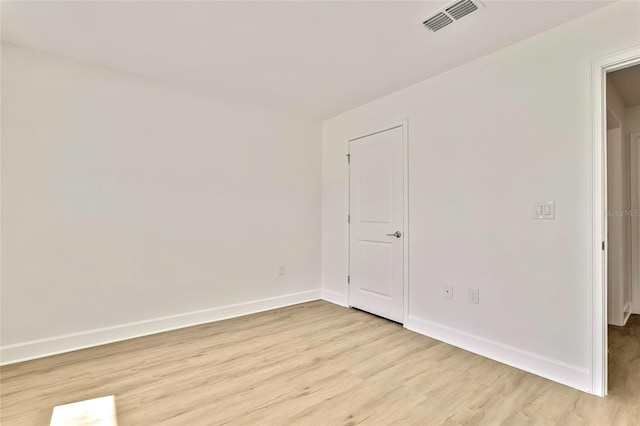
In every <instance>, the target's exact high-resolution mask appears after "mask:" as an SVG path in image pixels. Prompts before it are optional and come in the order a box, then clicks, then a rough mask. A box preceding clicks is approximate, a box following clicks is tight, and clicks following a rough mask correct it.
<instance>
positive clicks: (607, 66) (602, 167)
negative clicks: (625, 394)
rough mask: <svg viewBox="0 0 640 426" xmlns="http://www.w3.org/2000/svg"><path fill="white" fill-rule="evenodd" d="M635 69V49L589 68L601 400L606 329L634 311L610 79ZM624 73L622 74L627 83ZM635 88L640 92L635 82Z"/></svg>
mask: <svg viewBox="0 0 640 426" xmlns="http://www.w3.org/2000/svg"><path fill="white" fill-rule="evenodd" d="M636 65H640V48H633V49H629V50H627V51H623V52H620V53H617V54H614V55H610V56H607V57H604V58H600V59H597V60H594V61H593V62H592V88H593V90H592V95H593V96H592V107H593V108H592V112H593V132H594V133H593V145H592V146H593V151H592V152H593V157H592V158H593V163H592V187H593V198H592V200H593V222H592V223H593V232H592V236H593V240H592V250H593V251H592V280H591V283H592V286H591V288H592V303H591V351H592V352H591V379H592V387H591V392H592V393H594V394H596V395H600V396H605V395H606V394H607V391H608V373H609V371H608V369H609V364H608V362H609V357H608V355H609V354H608V350H609V345H608V338H609V333H608V327H609V323H610V321H617V322H619V323H626V321H627V320H628V319H629V317H630V316H631V315H632V314H633V310H634V307H635V302H634V301H633V300H632V296H633V294H634V293H635V292H634V291H632V290H633V286H632V284H631V280H632V267H631V263H632V259H633V256H634V254H633V253H632V252H631V248H632V247H633V246H634V243H633V241H632V238H631V237H632V235H631V217H632V215H633V212H632V211H631V186H632V182H631V176H632V172H631V170H632V164H631V155H630V150H631V145H630V142H629V140H630V139H629V134H628V126H627V125H626V109H627V105H626V102H622V101H620V99H618V100H617V101H616V100H615V99H613V97H612V94H613V91H614V89H612V87H613V86H611V84H612V83H611V81H612V79H613V78H615V77H614V74H613V73H614V72H617V71H624V70H625V69H632V68H633V67H634V66H636ZM637 70H638V69H637V68H636V69H635V70H634V71H637ZM629 72H630V71H627V72H626V73H625V74H626V75H627V77H628V76H629V74H628V73H629ZM638 76H640V75H638ZM632 78H633V77H632ZM631 86H633V83H632V84H631ZM635 86H636V87H640V85H638V84H637V82H636V84H635ZM639 96H640V95H639ZM618 97H619V93H618ZM639 104H640V102H639ZM620 105H622V107H621V106H620ZM634 322H635V320H634Z"/></svg>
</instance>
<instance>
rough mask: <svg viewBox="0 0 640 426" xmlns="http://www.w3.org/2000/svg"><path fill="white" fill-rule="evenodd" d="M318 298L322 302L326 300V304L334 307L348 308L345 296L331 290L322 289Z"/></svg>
mask: <svg viewBox="0 0 640 426" xmlns="http://www.w3.org/2000/svg"><path fill="white" fill-rule="evenodd" d="M320 298H321V299H322V300H326V301H327V302H331V303H335V304H336V305H340V306H344V307H347V308H348V307H349V301H348V300H347V295H346V294H342V293H338V292H335V291H331V290H326V289H324V288H323V289H322V290H320Z"/></svg>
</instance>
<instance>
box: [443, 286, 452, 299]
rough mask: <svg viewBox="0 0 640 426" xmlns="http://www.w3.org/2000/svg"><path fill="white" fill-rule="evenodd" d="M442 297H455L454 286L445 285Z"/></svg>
mask: <svg viewBox="0 0 640 426" xmlns="http://www.w3.org/2000/svg"><path fill="white" fill-rule="evenodd" d="M442 297H444V298H445V299H453V286H452V285H445V286H443V287H442Z"/></svg>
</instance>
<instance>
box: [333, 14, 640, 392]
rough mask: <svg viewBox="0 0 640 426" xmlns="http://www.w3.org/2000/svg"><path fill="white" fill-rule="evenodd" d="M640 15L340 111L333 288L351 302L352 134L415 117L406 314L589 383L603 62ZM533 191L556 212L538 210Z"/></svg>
mask: <svg viewBox="0 0 640 426" xmlns="http://www.w3.org/2000/svg"><path fill="white" fill-rule="evenodd" d="M638 13H640V4H638V3H635V2H619V3H615V4H613V5H611V6H607V7H605V8H603V9H600V10H598V11H596V12H593V13H591V14H589V15H586V16H584V17H582V18H580V19H577V20H575V21H572V22H569V23H567V24H565V25H563V26H561V27H558V28H555V29H553V30H550V31H548V32H545V33H543V34H540V35H538V36H535V37H532V38H530V39H527V40H525V41H523V42H520V43H518V44H516V45H513V46H511V47H508V48H505V49H503V50H500V51H498V52H496V53H493V54H491V55H488V56H485V57H483V58H480V59H478V60H476V61H473V62H471V63H468V64H465V65H463V66H460V67H458V68H456V69H453V70H451V71H448V72H446V73H443V74H440V75H438V76H436V77H433V78H431V79H428V80H426V81H423V82H421V83H419V84H416V85H413V86H411V87H408V88H406V89H403V90H401V91H398V92H395V93H393V94H391V95H388V96H386V97H384V98H381V99H378V100H376V101H374V102H372V103H369V104H366V105H363V106H361V107H359V108H357V109H354V110H352V111H349V112H347V113H345V114H342V115H340V116H337V117H334V118H332V119H330V120H327V121H326V122H325V123H324V126H323V152H322V161H323V163H322V185H323V187H322V197H323V199H322V244H323V246H322V287H323V294H325V293H326V294H331V295H332V297H333V298H334V299H335V300H340V301H343V302H345V301H346V292H347V287H346V276H347V271H348V261H347V259H348V256H347V254H348V251H347V249H348V246H347V232H348V228H347V223H346V220H345V217H346V214H347V206H348V204H347V196H348V185H347V177H348V174H347V164H346V162H345V159H344V155H345V154H346V153H347V142H346V141H347V139H348V138H349V137H353V136H354V135H356V134H358V133H360V132H365V131H366V130H368V129H373V128H379V127H381V126H384V125H385V124H386V123H393V122H397V121H400V120H402V119H404V118H407V119H408V123H409V125H408V131H409V133H408V143H409V197H410V198H409V234H408V238H409V295H410V300H409V318H408V319H406V321H405V325H406V326H408V327H410V328H412V329H414V330H418V331H420V332H423V333H425V334H430V335H432V336H436V337H438V338H440V339H442V340H445V341H449V342H452V343H454V344H457V345H459V346H463V347H466V348H468V349H470V350H472V351H475V352H478V353H481V354H484V355H487V356H491V357H493V358H495V359H498V360H501V361H503V362H507V363H510V364H512V365H516V366H518V367H520V368H523V369H527V370H529V371H532V372H535V373H537V374H540V375H543V376H545V377H549V378H552V379H554V380H558V381H561V382H563V383H567V384H569V385H571V386H574V387H577V388H579V389H584V390H588V389H589V388H590V383H591V382H590V371H589V368H590V291H591V290H590V251H591V222H590V213H591V201H590V197H591V187H590V160H591V117H590V113H591V111H590V84H591V83H590V72H591V71H590V66H591V60H593V59H595V58H597V57H599V56H602V55H605V54H610V53H612V52H615V51H618V50H621V49H625V48H629V47H631V46H633V45H636V44H638V43H639V42H640V29H639V28H638V26H637V16H638ZM535 201H555V202H556V219H555V220H553V221H545V220H532V218H531V217H532V206H533V203H534V202H535ZM443 284H451V285H453V286H454V297H455V299H454V301H453V303H451V302H450V301H446V303H445V301H444V300H443V297H442V294H441V293H442V291H441V289H442V285H443ZM468 287H478V288H480V304H479V305H472V304H469V303H467V301H466V293H467V288H468ZM458 295H460V296H458Z"/></svg>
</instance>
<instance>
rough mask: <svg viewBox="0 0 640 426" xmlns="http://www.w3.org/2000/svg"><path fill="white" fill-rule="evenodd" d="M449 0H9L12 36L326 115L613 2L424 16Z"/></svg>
mask: <svg viewBox="0 0 640 426" xmlns="http://www.w3.org/2000/svg"><path fill="white" fill-rule="evenodd" d="M447 3H448V2H429V1H427V2H424V1H410V2H400V1H354V2H345V1H338V2H328V1H306V2H302V1H284V2H270V1H257V2H256V1H254V2H244V1H233V2H219V1H211V2H202V1H200V2H187V1H174V2H159V1H158V2H156V1H128V2H122V1H120V2H116V1H105V2H100V1H84V2H50V1H49V2H25V1H22V2H20V1H19V2H10V1H2V40H4V41H6V42H10V43H14V44H17V45H22V46H26V47H31V48H34V49H38V50H43V51H48V52H52V53H57V54H60V55H64V56H68V57H71V58H75V59H80V60H86V61H91V62H95V63H99V64H102V65H105V66H108V67H112V68H117V69H121V70H125V71H129V72H132V73H135V74H139V75H142V76H146V77H150V78H153V79H157V80H160V81H163V82H165V83H169V84H171V85H173V86H177V87H180V88H184V89H191V90H197V91H200V92H206V93H209V94H211V95H213V96H216V97H219V98H222V99H233V100H236V101H241V102H251V103H256V104H268V105H271V106H272V107H274V108H278V109H281V110H286V111H291V112H297V113H301V114H304V115H307V116H309V117H312V118H315V119H324V118H329V117H331V116H333V115H336V114H339V113H341V112H344V111H346V110H349V109H351V108H354V107H356V106H358V105H361V104H363V103H366V102H368V101H371V100H373V99H376V98H378V97H380V96H383V95H385V94H388V93H391V92H393V91H395V90H398V89H401V88H403V87H406V86H409V85H411V84H413V83H416V82H418V81H421V80H424V79H426V78H428V77H430V76H433V75H435V74H438V73H441V72H443V71H445V70H447V69H450V68H453V67H455V66H457V65H460V64H462V63H465V62H468V61H470V60H473V59H475V58H478V57H480V56H483V55H485V54H487V53H489V52H492V51H495V50H497V49H500V48H502V47H504V46H507V45H510V44H513V43H515V42H517V41H519V40H522V39H524V38H527V37H530V36H532V35H534V34H536V33H539V32H542V31H544V30H547V29H549V28H552V27H554V26H557V25H559V24H562V23H564V22H567V21H569V20H572V19H575V18H577V17H579V16H581V15H583V14H585V13H588V12H590V11H592V10H594V9H597V8H599V7H602V6H604V5H605V4H607V3H608V2H602V1H593V0H591V1H539V2H538V1H485V4H486V5H487V7H486V8H483V9H480V10H479V11H478V12H474V13H473V14H472V15H469V16H467V17H465V18H462V19H461V20H460V21H457V22H455V23H454V24H452V25H449V26H448V27H446V28H444V29H443V30H440V31H438V32H437V33H431V32H429V31H427V30H426V29H424V28H423V27H422V26H421V25H420V21H421V19H422V18H423V17H425V16H426V15H428V14H429V13H431V12H432V11H435V10H436V9H439V8H441V7H442V6H443V5H445V4H447Z"/></svg>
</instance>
